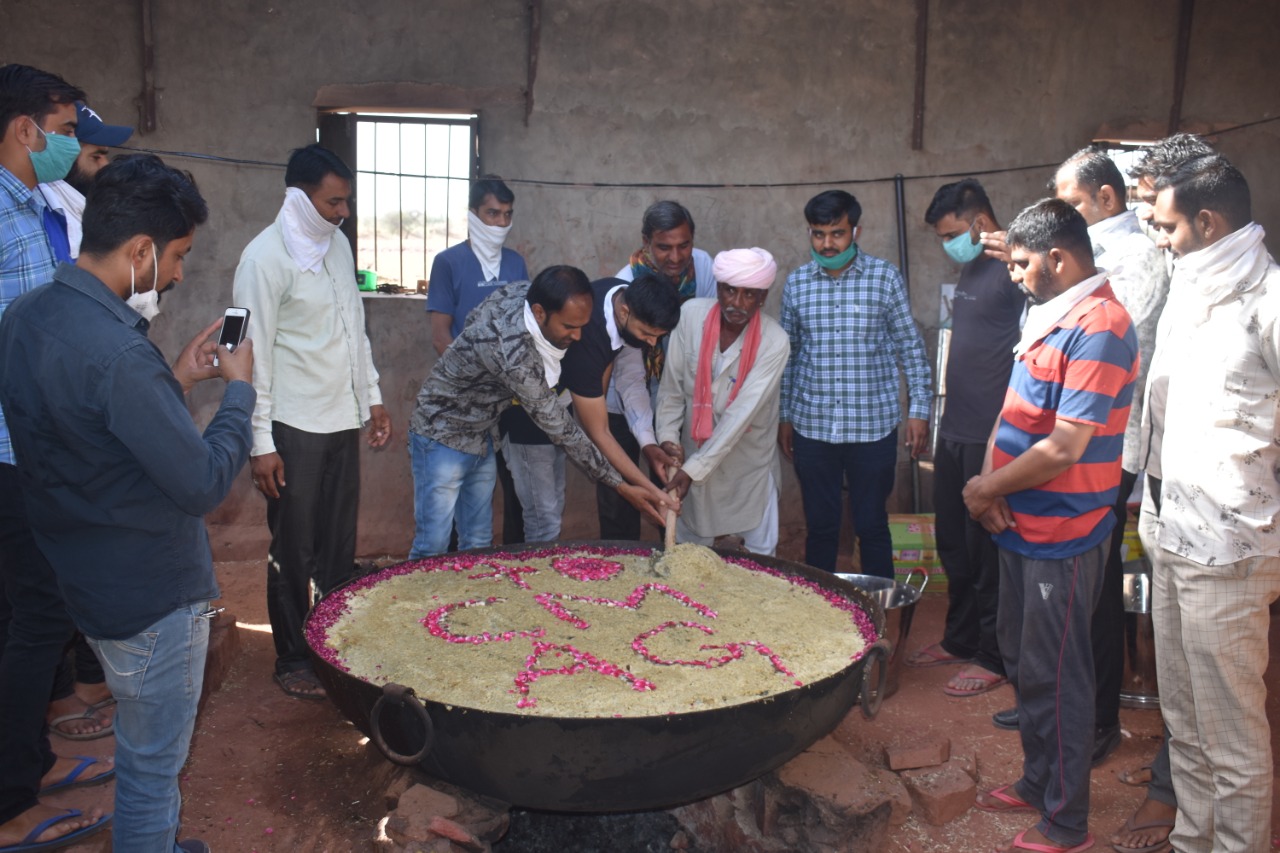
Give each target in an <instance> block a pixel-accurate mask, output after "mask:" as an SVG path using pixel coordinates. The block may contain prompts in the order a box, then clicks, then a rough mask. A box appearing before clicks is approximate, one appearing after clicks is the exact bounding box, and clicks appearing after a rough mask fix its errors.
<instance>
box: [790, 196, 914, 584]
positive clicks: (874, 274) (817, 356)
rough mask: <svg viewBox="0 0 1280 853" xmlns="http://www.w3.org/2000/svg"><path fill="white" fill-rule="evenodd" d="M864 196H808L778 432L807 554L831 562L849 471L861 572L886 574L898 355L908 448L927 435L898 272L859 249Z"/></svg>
mask: <svg viewBox="0 0 1280 853" xmlns="http://www.w3.org/2000/svg"><path fill="white" fill-rule="evenodd" d="M861 216H862V206H861V205H859V204H858V200H857V199H855V198H854V197H853V196H851V195H850V194H849V193H847V192H845V191H843V190H827V191H826V192H822V193H819V194H818V195H816V196H814V197H813V198H812V199H810V200H809V203H808V204H807V205H805V208H804V217H805V219H806V220H807V221H808V223H809V241H810V244H811V249H810V254H811V256H812V258H813V259H812V260H811V261H810V262H809V263H807V264H805V265H804V266H802V267H800V268H799V269H797V270H795V271H794V272H792V273H791V275H789V276H787V285H786V289H785V290H783V292H782V328H783V329H785V330H786V332H787V335H788V336H789V337H790V338H791V359H790V360H789V361H788V362H787V367H786V370H785V371H784V372H783V374H782V411H781V413H780V423H779V424H778V442H779V443H780V444H781V446H782V453H783V455H784V456H786V457H787V459H790V460H791V461H792V462H793V463H794V464H795V468H796V476H797V478H798V479H799V480H800V497H801V499H802V500H803V501H804V516H805V523H806V525H807V526H808V535H807V537H806V540H805V562H806V563H808V564H809V565H811V566H815V567H817V568H820V569H825V570H826V571H829V572H834V571H835V569H836V551H837V549H838V547H839V543H840V516H841V509H842V496H841V487H842V486H843V484H844V481H845V480H846V479H847V480H848V483H849V501H850V503H851V505H852V509H853V529H854V533H855V534H856V535H857V537H858V540H859V552H858V553H859V556H860V558H861V559H860V563H861V571H862V572H863V573H864V574H868V575H877V576H879V577H885V578H890V577H893V545H892V542H891V540H890V538H889V516H888V512H887V510H886V508H885V502H886V501H887V500H888V499H889V494H890V493H891V492H892V491H893V480H894V473H895V469H896V467H897V463H898V422H899V420H900V419H901V409H900V405H901V404H900V403H899V401H898V364H899V363H901V365H902V367H903V370H904V371H905V372H906V374H907V388H908V391H909V393H910V399H911V402H910V407H909V412H908V418H907V428H906V437H905V442H904V443H905V444H906V446H907V448H908V449H909V450H910V451H911V455H912V456H917V455H919V454H920V453H921V452H923V451H924V449H925V445H926V444H927V442H928V439H929V421H928V419H929V404H930V402H931V395H932V388H931V385H930V374H929V363H928V360H927V359H926V357H925V351H924V342H923V341H922V340H921V339H920V332H919V331H918V330H917V329H916V326H915V322H914V321H913V320H912V319H911V307H910V305H909V304H908V302H907V292H906V288H905V287H904V286H903V283H902V276H901V275H900V274H899V273H898V271H897V270H896V269H895V268H894V267H893V266H892V265H891V264H889V262H888V261H883V260H881V259H880V258H873V257H871V256H870V255H868V254H866V253H864V252H862V251H860V250H859V248H858V244H857V237H858V233H859V232H860V230H861V229H860V228H859V226H858V220H859V218H860V217H861Z"/></svg>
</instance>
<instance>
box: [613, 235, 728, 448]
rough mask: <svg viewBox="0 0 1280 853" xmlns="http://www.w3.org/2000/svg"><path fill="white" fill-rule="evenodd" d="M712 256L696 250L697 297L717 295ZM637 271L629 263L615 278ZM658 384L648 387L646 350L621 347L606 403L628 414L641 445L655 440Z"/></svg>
mask: <svg viewBox="0 0 1280 853" xmlns="http://www.w3.org/2000/svg"><path fill="white" fill-rule="evenodd" d="M713 263H714V262H713V261H712V258H711V256H710V255H708V254H707V253H706V252H704V251H702V250H701V249H694V250H693V281H694V287H695V288H696V292H695V293H694V296H695V297H696V298H698V299H715V298H716V276H715V273H713V272H712V264H713ZM634 275H635V274H634V273H633V272H632V271H631V265H630V264H627V265H626V266H625V267H623V268H622V269H620V270H618V274H617V275H616V276H615V278H620V279H622V280H623V281H632V280H633V279H634ZM657 400H658V383H657V382H656V381H655V382H654V383H653V387H652V388H646V387H645V381H644V353H642V352H641V351H640V350H639V349H637V348H635V347H631V346H626V347H623V348H622V352H620V353H618V358H617V360H616V361H615V362H614V365H613V378H612V379H610V380H609V390H608V392H607V393H606V394H605V404H606V407H607V408H608V409H609V411H610V412H612V413H613V414H615V415H617V414H625V415H626V416H627V423H628V424H629V425H630V427H631V434H632V435H634V436H635V437H636V441H638V442H639V443H640V446H641V447H645V446H647V445H650V444H654V443H656V439H655V437H654V432H653V412H654V409H656V408H657V405H658V403H657Z"/></svg>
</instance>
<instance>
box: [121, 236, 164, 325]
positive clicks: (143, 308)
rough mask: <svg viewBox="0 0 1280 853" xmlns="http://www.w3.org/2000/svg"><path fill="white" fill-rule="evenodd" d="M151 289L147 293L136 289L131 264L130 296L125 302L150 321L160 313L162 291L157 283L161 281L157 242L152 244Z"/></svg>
mask: <svg viewBox="0 0 1280 853" xmlns="http://www.w3.org/2000/svg"><path fill="white" fill-rule="evenodd" d="M151 262H152V272H151V289H150V290H148V291H147V292H146V293H138V292H137V291H136V290H135V289H134V279H133V266H132V265H130V266H129V298H128V299H126V300H125V304H126V305H128V306H129V307H130V308H132V309H133V310H134V311H137V312H138V313H139V314H141V315H142V319H144V320H146V321H148V322H150V321H151V320H153V319H155V316H156V315H157V314H159V313H160V291H158V290H157V289H156V285H157V284H159V283H160V258H159V257H157V255H156V244H155V243H152V244H151Z"/></svg>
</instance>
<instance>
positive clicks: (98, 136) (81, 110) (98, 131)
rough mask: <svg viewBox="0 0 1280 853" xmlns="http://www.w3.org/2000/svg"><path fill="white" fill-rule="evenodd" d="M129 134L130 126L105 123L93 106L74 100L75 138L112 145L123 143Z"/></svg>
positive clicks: (94, 143) (95, 143) (131, 132)
mask: <svg viewBox="0 0 1280 853" xmlns="http://www.w3.org/2000/svg"><path fill="white" fill-rule="evenodd" d="M130 136H133V128H132V127H122V126H120V125H117V124H106V123H104V122H103V121H102V117H101V116H99V115H98V114H97V113H95V112H94V111H93V107H90V106H87V105H85V103H84V102H83V101H76V139H78V140H80V141H81V142H87V143H89V144H90V145H105V146H108V147H112V146H116V145H123V144H124V143H125V142H127V141H128V140H129V137H130Z"/></svg>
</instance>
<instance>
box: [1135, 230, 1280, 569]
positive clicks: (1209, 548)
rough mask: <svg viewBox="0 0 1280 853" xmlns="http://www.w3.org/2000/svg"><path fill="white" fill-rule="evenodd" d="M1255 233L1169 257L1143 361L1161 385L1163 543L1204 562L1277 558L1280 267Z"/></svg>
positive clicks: (1239, 233) (1279, 539)
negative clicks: (1156, 339)
mask: <svg viewBox="0 0 1280 853" xmlns="http://www.w3.org/2000/svg"><path fill="white" fill-rule="evenodd" d="M1262 236H1263V234H1262V228H1261V227H1260V226H1257V225H1255V224H1251V225H1248V226H1246V227H1245V228H1242V229H1240V230H1239V231H1236V232H1234V233H1233V234H1230V235H1228V236H1227V237H1225V238H1223V239H1222V240H1220V241H1218V242H1217V243H1214V244H1213V245H1211V246H1209V247H1207V248H1206V249H1203V250H1201V251H1200V252H1193V253H1191V254H1189V255H1186V256H1184V257H1183V258H1181V259H1180V260H1179V261H1178V265H1177V267H1176V268H1175V270H1174V281H1173V288H1172V290H1173V296H1172V298H1171V299H1170V301H1169V306H1168V308H1167V309H1166V312H1165V315H1166V322H1163V323H1161V332H1162V338H1161V340H1160V343H1159V346H1158V349H1157V352H1156V358H1155V364H1153V366H1152V373H1151V382H1152V384H1155V383H1156V382H1157V381H1158V379H1159V380H1161V381H1163V380H1165V379H1167V382H1168V387H1167V398H1166V404H1165V411H1164V413H1163V414H1164V419H1163V421H1164V438H1163V444H1162V446H1161V452H1160V469H1161V474H1162V479H1163V492H1162V499H1161V508H1160V518H1159V521H1158V525H1159V526H1158V537H1159V542H1160V547H1162V548H1164V549H1165V550H1167V551H1172V552H1174V553H1176V554H1179V555H1181V556H1183V557H1185V558H1187V559H1189V560H1194V561H1195V562H1197V563H1200V564H1202V565H1206V566H1213V565H1226V564H1230V563H1235V562H1238V561H1240V560H1244V559H1247V558H1249V557H1256V556H1274V555H1277V554H1280V536H1278V535H1277V531H1276V522H1277V517H1278V516H1280V482H1278V481H1277V477H1278V476H1280V446H1278V445H1277V443H1276V436H1277V434H1278V433H1277V427H1278V426H1280V424H1278V423H1277V420H1278V419H1277V411H1278V409H1280V268H1277V266H1276V263H1275V261H1274V260H1272V259H1271V257H1270V255H1268V254H1267V251H1266V247H1265V246H1264V245H1263V244H1262Z"/></svg>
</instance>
